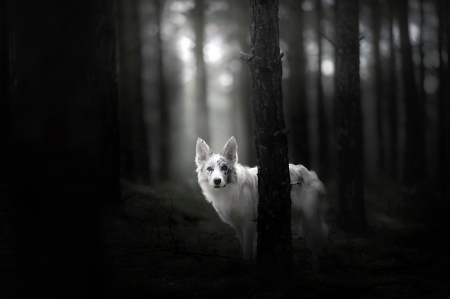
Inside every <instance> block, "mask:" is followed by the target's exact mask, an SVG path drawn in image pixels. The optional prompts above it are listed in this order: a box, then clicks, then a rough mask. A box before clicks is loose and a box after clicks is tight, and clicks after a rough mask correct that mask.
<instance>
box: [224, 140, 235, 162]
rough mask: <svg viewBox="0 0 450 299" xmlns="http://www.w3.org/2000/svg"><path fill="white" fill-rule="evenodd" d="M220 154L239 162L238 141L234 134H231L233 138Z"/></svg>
mask: <svg viewBox="0 0 450 299" xmlns="http://www.w3.org/2000/svg"><path fill="white" fill-rule="evenodd" d="M220 154H221V155H222V156H224V157H225V158H227V159H228V160H231V161H233V162H237V160H238V155H237V143H236V139H234V136H231V138H230V139H229V140H228V141H227V143H226V144H225V146H224V147H223V149H222V151H221V152H220Z"/></svg>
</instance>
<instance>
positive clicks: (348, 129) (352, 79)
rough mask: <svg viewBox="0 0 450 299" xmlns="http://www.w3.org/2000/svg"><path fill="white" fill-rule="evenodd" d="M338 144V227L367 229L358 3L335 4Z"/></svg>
mask: <svg viewBox="0 0 450 299" xmlns="http://www.w3.org/2000/svg"><path fill="white" fill-rule="evenodd" d="M337 9H338V15H339V22H338V46H339V53H340V55H339V69H338V73H339V74H338V98H337V100H338V102H337V127H336V137H337V144H338V159H339V161H338V172H339V173H338V183H339V197H338V204H339V213H340V216H339V226H340V227H342V228H344V229H346V230H350V231H363V230H365V229H366V227H367V220H366V212H365V205H364V187H363V182H364V180H363V177H364V171H363V144H362V142H363V140H362V130H361V125H362V119H361V94H360V77H359V15H358V14H359V1H358V0H339V1H338V8H337Z"/></svg>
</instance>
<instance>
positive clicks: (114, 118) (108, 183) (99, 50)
mask: <svg viewBox="0 0 450 299" xmlns="http://www.w3.org/2000/svg"><path fill="white" fill-rule="evenodd" d="M90 9H91V15H90V18H91V19H90V21H91V32H92V34H91V35H90V37H91V40H90V56H89V58H90V60H89V71H88V84H89V87H90V92H91V96H92V98H94V99H98V101H99V105H100V107H99V108H100V120H101V126H100V136H101V142H100V154H99V158H98V159H99V167H100V170H101V172H102V173H103V176H104V179H105V181H104V183H105V192H106V194H105V195H106V198H108V199H109V201H110V202H113V203H114V202H115V203H118V202H120V200H121V199H120V183H119V180H120V162H119V161H120V160H119V159H120V154H119V151H120V140H119V112H118V108H119V103H118V86H117V70H116V38H115V24H114V16H113V4H112V1H109V0H96V1H93V2H92V3H91V7H90Z"/></svg>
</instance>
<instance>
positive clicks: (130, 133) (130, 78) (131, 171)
mask: <svg viewBox="0 0 450 299" xmlns="http://www.w3.org/2000/svg"><path fill="white" fill-rule="evenodd" d="M116 13H117V16H116V18H117V28H118V34H117V35H118V43H117V45H118V58H119V59H118V61H119V66H120V68H119V112H120V139H121V142H120V157H121V175H122V177H124V178H126V179H128V180H130V181H135V182H140V183H146V182H147V183H148V182H149V179H150V177H149V173H150V167H149V154H148V150H149V148H148V147H147V129H146V127H145V125H144V114H143V113H142V111H143V98H142V82H141V80H142V79H141V73H142V68H141V65H142V57H141V36H140V30H139V29H140V24H139V15H138V13H139V6H138V0H132V1H123V0H118V1H117V9H116Z"/></svg>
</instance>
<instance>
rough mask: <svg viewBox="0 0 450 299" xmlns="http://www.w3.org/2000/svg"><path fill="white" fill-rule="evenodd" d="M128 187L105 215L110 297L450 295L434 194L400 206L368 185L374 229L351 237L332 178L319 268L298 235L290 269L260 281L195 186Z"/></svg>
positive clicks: (381, 188) (443, 231)
mask: <svg viewBox="0 0 450 299" xmlns="http://www.w3.org/2000/svg"><path fill="white" fill-rule="evenodd" d="M122 186H123V193H122V196H123V197H124V198H125V201H124V202H123V204H122V205H121V206H108V207H105V209H104V212H103V213H102V216H101V222H102V225H101V226H102V233H103V236H104V247H105V253H106V254H107V256H108V259H109V261H110V264H109V265H110V270H109V271H108V273H109V276H107V277H108V280H109V282H107V284H106V285H107V286H108V287H107V294H108V297H112V298H123V297H128V296H130V295H131V296H132V297H134V298H148V297H152V298H167V297H171V296H183V297H187V298H211V297H213V298H294V297H295V298H297V297H302V298H322V297H323V298H329V297H331V298H334V297H339V296H341V295H342V296H345V297H350V298H405V297H407V296H408V297H412V298H445V297H446V296H447V295H446V294H448V292H449V291H450V282H449V280H448V267H449V266H450V261H449V256H448V245H446V241H445V239H446V238H447V234H448V225H447V224H446V222H445V217H446V216H445V212H444V209H443V208H444V207H447V208H448V203H446V204H443V203H442V202H441V200H440V199H439V198H436V197H433V196H431V197H430V198H429V201H428V202H426V203H424V202H423V201H417V202H413V203H408V204H404V203H403V204H399V203H396V202H395V201H393V198H395V197H391V196H392V195H393V194H394V195H395V192H394V191H392V190H390V188H391V187H390V186H389V183H386V182H380V183H379V184H377V185H376V186H370V187H369V188H367V189H368V191H367V192H366V194H365V195H366V204H367V210H368V211H369V212H368V215H367V216H368V220H369V223H370V224H371V225H370V228H369V229H368V230H367V231H366V232H365V233H360V234H351V233H350V234H349V233H345V232H344V231H342V230H340V229H339V228H337V226H336V222H337V218H336V215H337V201H336V196H337V194H336V186H335V185H334V183H333V182H329V183H328V184H327V186H328V191H329V197H330V213H329V223H330V235H329V238H328V243H327V244H326V246H325V248H324V250H323V251H322V252H321V253H320V255H319V257H320V262H321V268H320V272H319V273H316V272H313V271H311V264H310V259H309V258H310V252H309V251H308V250H306V249H305V244H304V241H303V240H298V239H293V240H292V244H293V253H294V267H293V270H292V273H291V274H289V275H286V276H281V277H280V276H278V275H277V276H274V275H270V274H269V275H268V277H264V276H260V275H259V274H258V272H257V271H256V268H255V266H249V265H244V264H242V262H241V254H242V251H241V249H240V246H239V242H238V240H237V238H236V237H235V236H234V230H233V229H231V228H230V227H228V226H227V225H225V224H224V223H222V222H221V221H220V219H219V218H218V216H217V215H216V213H215V211H214V210H213V208H212V206H211V205H209V204H206V202H205V201H204V199H203V198H202V196H201V195H200V193H199V190H197V189H196V188H195V189H193V190H186V189H183V188H180V187H177V186H174V185H166V186H160V187H159V188H150V187H148V186H143V185H132V184H129V183H124V184H123V185H122ZM168 190H171V191H168ZM187 194H189V195H187Z"/></svg>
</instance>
